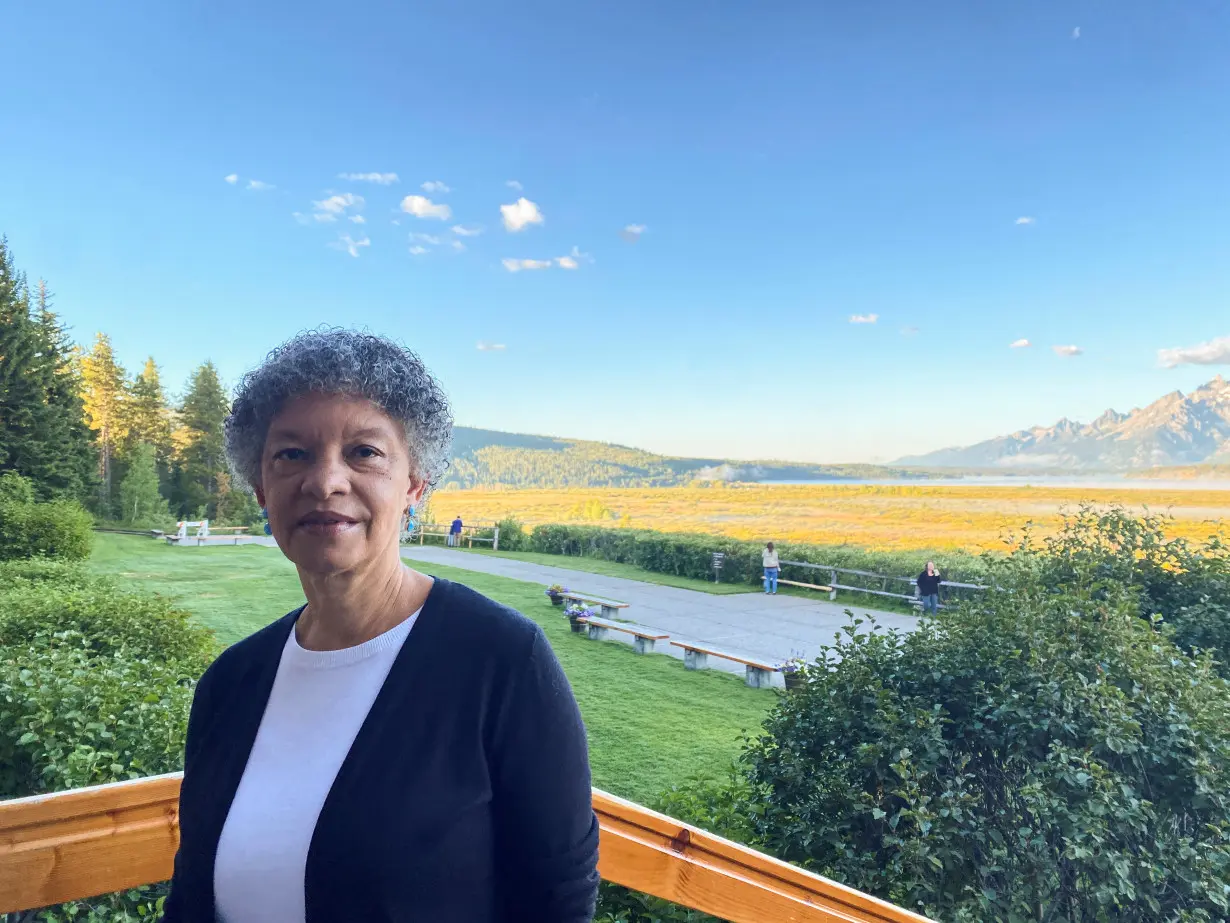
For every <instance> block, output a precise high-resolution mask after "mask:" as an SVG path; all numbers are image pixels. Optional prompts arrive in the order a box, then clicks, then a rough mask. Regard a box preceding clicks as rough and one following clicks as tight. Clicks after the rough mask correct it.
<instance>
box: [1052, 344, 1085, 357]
mask: <svg viewBox="0 0 1230 923" xmlns="http://www.w3.org/2000/svg"><path fill="white" fill-rule="evenodd" d="M1051 349H1053V350H1054V351H1055V355H1056V356H1063V357H1065V358H1067V357H1069V356H1079V355H1080V354H1081V353H1083V352H1084V351H1085V350H1083V349H1082V348H1081V347H1079V346H1052V347H1051Z"/></svg>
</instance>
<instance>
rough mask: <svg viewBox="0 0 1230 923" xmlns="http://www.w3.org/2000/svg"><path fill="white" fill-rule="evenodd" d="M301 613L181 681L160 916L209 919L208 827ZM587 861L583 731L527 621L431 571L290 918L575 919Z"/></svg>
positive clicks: (220, 811)
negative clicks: (173, 834) (166, 883)
mask: <svg viewBox="0 0 1230 923" xmlns="http://www.w3.org/2000/svg"><path fill="white" fill-rule="evenodd" d="M300 611H302V610H296V611H295V612H291V613H290V614H289V615H287V616H285V617H284V618H281V619H279V620H278V621H276V622H274V623H273V624H272V625H269V626H268V627H266V628H264V629H262V630H261V631H258V632H257V633H256V634H254V635H252V636H251V637H249V638H246V639H245V640H243V641H241V642H239V643H238V644H236V645H235V646H233V647H231V648H229V649H228V650H226V651H225V652H224V653H223V654H222V655H221V656H220V657H219V658H218V660H217V661H216V662H215V663H214V664H213V666H211V667H210V668H209V669H208V670H207V671H206V672H205V675H204V676H203V677H201V681H200V683H199V684H198V685H197V690H196V697H195V698H194V699H193V702H192V713H191V717H190V718H189V720H188V738H187V745H186V747H185V757H184V784H183V789H182V791H181V794H180V802H179V811H180V815H179V819H180V845H179V852H178V853H177V854H176V856H175V875H174V878H173V879H172V882H171V894H170V896H169V897H168V898H167V902H166V908H165V911H164V913H165V916H164V917H163V919H164V920H165V921H166V923H181V921H182V923H189V921H194V923H195V921H199V923H215V919H214V914H215V908H214V887H213V882H214V858H215V855H216V853H217V848H218V838H219V836H220V835H221V833H222V825H223V824H224V823H225V821H226V815H227V812H228V811H230V807H231V801H232V799H233V798H234V797H235V790H236V788H237V787H238V786H239V780H240V777H241V776H242V775H243V771H244V767H245V766H246V765H247V761H248V755H249V754H250V753H251V750H252V744H253V742H254V740H255V739H256V731H257V729H258V728H259V727H260V722H261V717H262V716H263V715H264V711H265V705H266V703H267V702H268V701H269V692H270V690H271V689H272V687H273V679H274V676H275V675H276V673H277V668H278V661H279V659H280V657H281V654H282V648H283V646H284V645H285V644H286V639H287V636H288V635H289V634H290V632H291V631H292V630H293V629H294V625H295V620H296V619H297V618H298V617H299V612H300ZM271 795H272V796H274V797H276V793H271ZM597 861H598V822H597V819H596V818H595V816H594V812H593V808H592V803H591V791H590V780H589V760H588V754H587V751H586V741H585V727H584V725H583V724H582V723H581V716H580V712H579V711H578V710H577V706H576V701H575V700H574V699H573V696H572V690H571V688H570V687H569V685H568V680H567V679H566V678H565V676H564V674H563V671H562V670H561V669H560V666H559V663H558V661H557V660H556V659H555V655H554V654H553V653H552V651H551V648H550V646H549V645H548V643H547V640H546V638H545V637H544V636H543V633H542V630H541V629H540V628H539V627H538V626H537V625H535V624H534V623H533V622H531V621H530V620H529V619H527V618H525V617H524V616H522V615H521V614H519V613H517V612H515V611H513V610H512V609H509V608H507V607H505V606H501V605H500V604H499V603H496V602H493V601H492V600H489V599H487V598H486V597H484V596H481V595H479V594H478V593H475V592H474V591H473V590H470V589H468V588H466V587H464V586H461V585H460V584H455V583H450V582H449V581H447V580H440V579H437V580H436V582H435V586H434V587H433V588H432V590H431V593H430V594H429V595H428V597H427V602H426V603H425V604H424V606H423V610H422V612H421V613H420V614H419V617H418V621H417V623H416V624H415V626H414V628H413V629H412V630H411V632H410V634H409V635H408V636H407V638H406V641H405V643H404V645H403V647H402V649H401V651H400V652H399V653H398V655H397V659H396V660H395V661H394V663H393V667H392V669H391V670H390V672H389V675H388V678H387V679H386V680H385V682H384V686H383V687H382V688H381V690H380V693H379V694H378V695H377V696H376V700H375V702H373V703H372V707H371V711H370V712H369V713H368V715H367V718H366V720H365V721H364V722H363V725H362V727H361V728H360V730H359V733H358V736H357V737H356V738H355V741H354V744H353V745H352V746H351V748H350V752H349V753H348V754H347V756H346V759H345V761H344V762H343V763H342V766H341V769H340V770H338V774H337V777H336V779H335V780H334V782H333V787H332V788H331V789H330V791H329V795H328V798H327V799H326V800H325V804H324V807H323V808H322V809H321V812H320V817H319V819H318V820H317V823H316V830H315V832H314V834H313V836H312V842H311V845H310V847H309V849H308V857H307V871H306V875H305V878H306V880H305V883H304V886H305V889H306V893H305V898H306V902H307V923H324V921H335V920H346V921H355V923H369V921H372V923H375V921H423V923H428V921H430V923H488V921H490V923H497V921H498V923H513V921H516V923H521V921H526V923H528V921H535V923H586V921H589V920H590V919H591V918H592V916H593V913H594V901H595V898H596V895H597V891H598V873H597V870H596V867H597Z"/></svg>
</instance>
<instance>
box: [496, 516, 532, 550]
mask: <svg viewBox="0 0 1230 923" xmlns="http://www.w3.org/2000/svg"><path fill="white" fill-rule="evenodd" d="M496 525H497V526H498V527H499V529H500V550H501V551H528V550H529V548H530V536H529V533H528V532H526V531H525V525H524V524H523V523H522V522H521V521H520V520H519V519H514V518H512V517H511V516H510V517H508V518H507V519H501V520H500V521H499V522H497V523H496Z"/></svg>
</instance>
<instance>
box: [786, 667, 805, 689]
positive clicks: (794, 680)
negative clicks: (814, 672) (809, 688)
mask: <svg viewBox="0 0 1230 923" xmlns="http://www.w3.org/2000/svg"><path fill="white" fill-rule="evenodd" d="M782 679H784V680H785V681H786V690H787V691H788V692H793V691H794V690H796V689H802V688H803V687H804V686H806V685H807V676H806V675H805V674H804V673H803V671H802V670H796V671H795V672H793V673H783V674H782Z"/></svg>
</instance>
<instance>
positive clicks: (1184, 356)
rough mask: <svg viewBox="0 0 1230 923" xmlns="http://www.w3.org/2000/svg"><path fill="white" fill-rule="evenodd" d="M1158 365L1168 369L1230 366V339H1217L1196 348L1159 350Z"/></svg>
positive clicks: (1200, 344) (1177, 347)
mask: <svg viewBox="0 0 1230 923" xmlns="http://www.w3.org/2000/svg"><path fill="white" fill-rule="evenodd" d="M1157 364H1158V365H1160V366H1162V367H1163V368H1168V369H1173V368H1174V367H1175V366H1178V365H1230V337H1217V338H1215V339H1212V340H1209V342H1207V343H1197V344H1196V345H1195V346H1175V347H1173V348H1171V349H1159V350H1158V351H1157Z"/></svg>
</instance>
